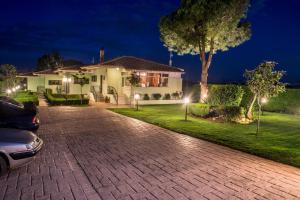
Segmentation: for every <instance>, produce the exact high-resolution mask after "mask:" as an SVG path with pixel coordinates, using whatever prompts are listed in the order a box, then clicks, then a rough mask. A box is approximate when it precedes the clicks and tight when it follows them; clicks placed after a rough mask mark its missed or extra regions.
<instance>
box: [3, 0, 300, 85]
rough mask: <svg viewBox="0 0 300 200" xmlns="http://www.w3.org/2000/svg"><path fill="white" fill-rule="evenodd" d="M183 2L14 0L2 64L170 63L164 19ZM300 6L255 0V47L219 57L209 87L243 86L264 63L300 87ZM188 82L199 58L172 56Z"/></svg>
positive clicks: (7, 10) (289, 0)
mask: <svg viewBox="0 0 300 200" xmlns="http://www.w3.org/2000/svg"><path fill="white" fill-rule="evenodd" d="M178 5H179V0H84V1H80V0H64V1H62V0H51V1H50V0H48V1H46V0H43V1H41V0H36V1H33V0H26V1H25V0H24V1H20V0H10V1H2V2H1V6H0V20H1V23H0V63H1V64H3V63H11V64H14V65H16V66H17V67H18V68H19V69H33V68H34V67H35V65H36V60H37V58H38V57H39V56H41V55H43V54H45V53H48V52H51V51H59V52H60V53H61V54H62V55H63V57H64V58H73V59H78V60H82V61H83V62H85V63H90V62H91V60H92V58H93V57H95V59H97V60H98V54H99V53H98V52H99V48H100V47H105V55H106V59H110V58H113V57H116V56H121V55H133V56H137V57H142V58H146V59H151V60H155V61H158V62H162V63H166V64H167V63H168V59H169V54H168V51H167V49H166V48H165V47H163V44H162V43H161V42H160V39H159V31H158V21H159V18H160V16H162V15H166V14H168V13H169V12H171V11H173V10H174V9H176V8H177V7H178ZM299 8H300V1H299V0H286V1H282V0H253V3H252V7H251V8H250V11H249V13H248V19H249V21H250V22H251V23H252V32H253V35H252V38H251V40H250V41H248V42H246V43H244V44H242V45H240V46H239V47H237V48H234V49H230V50H229V51H227V52H218V53H217V55H215V57H214V60H213V64H212V66H211V68H210V71H209V81H213V82H224V81H240V80H243V76H242V74H243V72H244V70H245V69H246V68H247V69H252V68H253V67H254V66H255V65H257V64H258V63H259V62H261V61H263V60H274V61H276V62H278V63H279V64H280V65H279V66H278V68H277V69H284V70H285V71H287V75H286V77H285V81H287V82H289V83H294V84H300V54H299V47H300V39H299V35H300V12H299ZM173 63H174V65H176V66H179V67H181V68H184V69H185V70H186V75H185V78H186V79H191V80H198V79H199V77H200V63H199V58H198V56H176V55H175V56H174V62H173Z"/></svg>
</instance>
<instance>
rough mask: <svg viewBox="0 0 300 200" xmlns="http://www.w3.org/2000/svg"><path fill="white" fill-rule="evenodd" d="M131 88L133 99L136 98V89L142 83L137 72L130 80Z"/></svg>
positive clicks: (132, 74)
mask: <svg viewBox="0 0 300 200" xmlns="http://www.w3.org/2000/svg"><path fill="white" fill-rule="evenodd" d="M128 80H129V83H130V86H131V95H130V96H131V97H132V98H133V96H134V87H137V86H138V85H139V83H140V77H139V76H138V75H137V74H136V72H133V73H131V76H130V77H129V78H128Z"/></svg>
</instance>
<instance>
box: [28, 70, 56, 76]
mask: <svg viewBox="0 0 300 200" xmlns="http://www.w3.org/2000/svg"><path fill="white" fill-rule="evenodd" d="M33 74H34V75H39V74H57V72H56V71H55V70H53V69H45V70H42V71H38V72H33Z"/></svg>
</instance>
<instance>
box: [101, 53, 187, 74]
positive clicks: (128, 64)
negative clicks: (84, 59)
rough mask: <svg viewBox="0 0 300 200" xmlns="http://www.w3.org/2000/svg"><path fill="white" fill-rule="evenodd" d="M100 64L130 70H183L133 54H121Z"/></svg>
mask: <svg viewBox="0 0 300 200" xmlns="http://www.w3.org/2000/svg"><path fill="white" fill-rule="evenodd" d="M100 66H115V67H124V68H125V69H130V70H149V71H166V72H184V70H183V69H180V68H177V67H170V66H169V65H164V64H160V63H157V62H154V61H150V60H145V59H141V58H136V57H133V56H122V57H118V58H115V59H112V60H109V61H106V62H104V63H101V64H100Z"/></svg>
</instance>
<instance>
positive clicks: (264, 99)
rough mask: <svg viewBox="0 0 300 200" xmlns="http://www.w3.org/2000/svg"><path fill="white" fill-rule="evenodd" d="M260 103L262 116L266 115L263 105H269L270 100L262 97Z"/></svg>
mask: <svg viewBox="0 0 300 200" xmlns="http://www.w3.org/2000/svg"><path fill="white" fill-rule="evenodd" d="M260 102H261V115H263V114H264V111H263V105H265V104H267V103H268V99H267V98H266V97H262V98H261V99H260Z"/></svg>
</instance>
